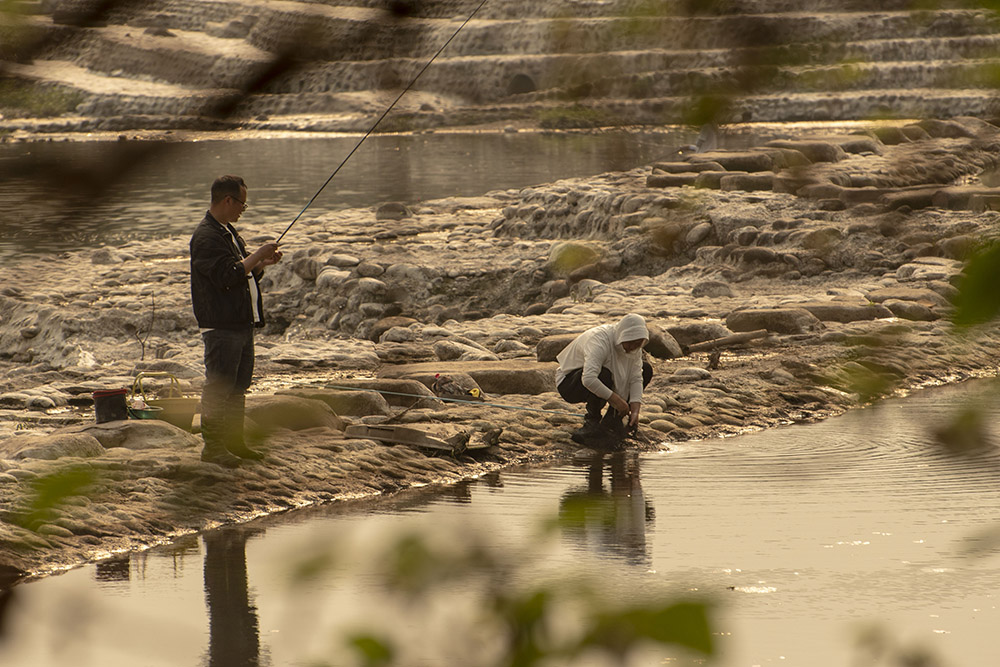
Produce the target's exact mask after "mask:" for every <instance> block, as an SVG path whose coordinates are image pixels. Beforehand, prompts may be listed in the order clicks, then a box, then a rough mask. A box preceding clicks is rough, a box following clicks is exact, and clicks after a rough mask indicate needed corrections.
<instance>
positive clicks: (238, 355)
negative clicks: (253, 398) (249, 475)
mask: <svg viewBox="0 0 1000 667" xmlns="http://www.w3.org/2000/svg"><path fill="white" fill-rule="evenodd" d="M201 338H202V340H203V341H204V342H205V386H204V387H203V388H202V391H201V437H202V438H203V439H204V440H205V448H206V449H211V450H216V451H221V450H222V449H224V448H225V447H226V446H227V445H228V444H230V443H233V444H236V445H239V444H242V443H243V414H244V411H245V409H246V391H247V389H248V388H249V387H250V381H251V380H252V379H253V329H252V328H251V327H247V328H246V329H212V330H211V331H206V332H204V333H202V334H201Z"/></svg>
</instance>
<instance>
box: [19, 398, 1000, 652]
mask: <svg viewBox="0 0 1000 667" xmlns="http://www.w3.org/2000/svg"><path fill="white" fill-rule="evenodd" d="M995 391H996V385H995V384H993V383H990V382H987V381H978V382H974V383H968V384H965V385H962V386H957V387H947V388H939V389H931V390H926V391H923V392H920V393H917V394H915V395H913V396H910V397H908V398H905V399H894V400H891V401H887V402H885V403H883V404H881V405H879V406H877V407H875V408H872V409H868V410H864V411H857V412H853V413H849V414H847V415H845V416H842V417H838V418H835V419H830V420H828V421H826V422H822V423H818V424H811V425H797V426H790V427H785V428H780V429H775V430H771V431H767V432H761V433H756V434H749V435H744V436H739V437H734V438H729V439H724V440H710V441H700V442H688V443H680V444H674V445H671V446H670V449H669V451H667V452H664V453H656V454H642V455H634V454H633V455H628V454H626V455H625V456H618V457H617V458H612V457H608V458H605V459H603V460H597V461H595V460H580V461H577V462H575V463H569V464H563V465H557V466H553V467H545V468H541V469H538V468H536V469H528V470H513V471H504V472H502V473H498V474H494V475H491V476H488V477H486V478H484V479H480V480H477V481H474V482H469V483H465V484H459V485H456V486H449V487H445V488H425V489H420V490H415V491H411V492H405V493H401V494H397V495H396V496H393V497H389V498H385V499H381V500H378V501H368V502H360V501H355V502H348V503H338V504H334V505H330V506H326V507H319V508H310V509H305V510H298V511H293V512H289V513H286V514H284V515H282V516H278V517H270V518H268V519H265V520H262V521H257V522H253V523H251V524H248V525H244V526H241V527H236V528H228V529H222V530H218V531H213V532H210V533H207V534H204V535H201V536H189V537H187V538H184V539H181V540H179V541H178V542H176V543H175V544H172V545H168V546H165V547H162V548H157V549H153V550H150V551H148V552H145V553H141V554H133V555H131V556H130V557H125V558H123V559H119V560H115V561H110V562H106V563H102V564H99V565H96V566H94V565H91V566H87V567H83V568H79V569H76V570H73V571H70V572H68V573H65V574H62V575H59V576H54V577H50V578H47V579H44V580H41V581H38V582H34V583H31V584H28V585H25V586H22V587H20V588H18V589H17V592H18V594H19V597H18V599H17V601H16V606H15V607H14V609H13V616H12V619H11V623H10V625H9V627H8V628H7V631H6V633H5V634H4V636H3V637H2V638H0V664H3V665H25V666H27V665H31V666H33V667H50V666H51V667H55V666H56V665H66V664H73V665H78V666H86V665H95V666H97V665H100V666H102V667H116V666H119V665H120V666H122V667H124V666H129V667H132V666H134V665H212V666H214V667H220V666H222V665H276V666H278V665H280V666H285V665H316V664H351V663H349V662H345V658H344V654H343V653H342V652H339V650H338V649H337V648H336V647H337V646H339V645H341V643H342V641H341V639H342V637H344V636H345V635H346V634H348V633H349V632H350V631H352V630H355V629H357V628H359V627H362V628H368V629H372V628H380V629H384V630H385V631H386V632H391V633H397V634H399V635H400V636H402V637H404V641H406V642H408V644H407V646H408V649H407V650H408V651H410V652H408V653H407V654H406V658H405V659H401V660H400V661H399V662H398V663H397V664H406V665H461V664H477V663H475V662H474V661H470V660H469V657H468V655H469V654H463V653H462V649H461V648H448V647H451V646H454V645H455V644H456V638H458V640H459V641H457V643H458V644H461V643H462V642H461V639H462V638H469V637H470V636H471V638H472V639H475V638H476V637H475V632H476V629H475V628H476V625H475V623H474V622H472V621H471V620H470V619H474V606H475V604H476V603H475V602H474V601H473V602H472V603H470V602H469V601H468V600H466V599H464V598H462V595H461V594H462V593H464V592H465V591H463V590H450V588H451V587H452V586H455V585H454V584H449V583H447V582H442V583H441V584H440V585H439V586H437V587H435V590H434V592H432V593H428V594H426V595H423V596H420V597H419V600H415V601H410V602H407V603H402V604H401V603H399V601H398V600H395V601H394V602H393V603H392V604H390V602H388V601H387V600H393V598H391V596H388V595H387V593H386V591H385V587H384V586H383V585H382V584H380V583H378V582H379V581H380V579H378V578H377V577H376V576H374V575H373V574H372V573H371V571H369V570H368V569H366V567H367V565H369V564H370V561H371V560H372V559H373V558H374V556H372V555H371V554H372V553H373V551H372V545H377V544H380V543H384V542H385V541H386V540H388V539H389V538H388V537H387V536H388V535H393V534H399V533H400V532H406V531H409V532H411V533H415V534H418V535H422V536H424V537H426V538H428V539H431V540H442V541H448V540H451V541H455V540H458V541H461V540H463V539H466V540H467V539H469V536H471V535H480V534H486V535H488V536H489V540H490V542H491V543H492V544H494V545H495V546H494V548H495V549H496V551H497V553H501V552H506V550H508V549H510V548H515V549H521V548H523V547H524V545H525V544H528V545H531V547H532V550H534V551H535V552H537V553H536V554H535V556H526V555H524V553H527V552H517V553H518V556H517V558H516V559H515V560H516V561H518V562H521V563H523V564H524V565H525V568H524V569H523V570H517V571H515V572H513V573H512V574H510V575H509V582H508V583H509V585H510V586H511V587H516V586H519V585H522V584H525V583H531V582H532V581H534V580H539V581H542V580H545V578H546V577H550V576H554V575H566V574H569V573H573V574H582V575H590V576H592V577H595V578H596V579H597V580H598V581H600V582H602V583H601V586H602V587H603V588H605V589H606V590H607V591H608V592H609V593H610V594H612V595H614V596H618V597H625V598H627V597H629V596H632V595H635V593H633V592H631V591H633V590H634V589H641V590H642V591H643V592H644V593H646V594H649V593H657V594H662V595H664V596H666V598H667V599H672V597H673V596H676V595H684V596H694V597H696V598H698V599H702V598H704V599H708V600H710V601H711V602H712V604H713V607H712V609H713V613H712V624H713V630H714V632H715V638H716V640H717V648H718V652H717V653H718V655H717V656H716V660H715V661H714V662H711V663H709V664H719V665H724V666H726V667H730V666H732V667H736V666H739V667H751V666H753V665H781V666H802V667H835V666H836V667H855V666H859V665H890V664H891V665H895V664H901V663H896V662H890V660H889V656H892V655H895V656H897V657H898V656H899V655H901V654H906V653H910V654H912V653H914V652H925V653H927V654H930V655H933V656H936V657H937V658H938V659H940V660H941V662H940V663H927V664H943V665H956V666H957V665H964V666H977V665H996V664H1000V643H998V642H997V641H996V636H995V633H996V628H997V627H1000V609H998V598H997V596H998V593H1000V553H997V552H996V551H995V549H996V548H998V547H1000V543H998V542H997V541H996V533H997V532H998V531H1000V500H998V492H997V489H998V487H1000V449H998V448H996V447H995V446H994V445H993V444H989V445H988V446H985V447H982V448H979V449H974V450H972V451H968V452H966V453H965V454H961V455H955V454H951V453H948V452H946V451H945V450H944V449H943V448H941V447H940V446H939V445H935V444H933V441H932V438H931V437H930V436H929V433H930V430H931V429H932V428H934V427H935V426H936V425H938V426H939V425H940V424H942V423H944V422H945V421H947V420H948V419H950V418H951V417H952V416H953V415H955V414H956V413H957V411H959V410H961V409H963V408H965V407H967V406H968V405H970V404H971V403H972V402H975V403H976V405H978V406H980V407H979V409H981V410H982V411H984V412H983V413H982V414H984V415H985V417H986V419H985V423H986V424H987V425H988V426H987V428H992V426H991V425H992V424H995V423H996V422H997V419H998V417H1000V406H998V404H997V402H996V401H995V400H993V399H992V395H993V394H994V393H995ZM996 436H997V433H996V431H993V432H992V433H991V434H990V437H989V438H988V439H989V440H990V441H994V440H995V439H996ZM581 496H586V497H590V498H592V499H598V500H600V501H601V502H602V503H603V506H604V507H605V509H609V511H606V512H605V513H604V514H603V515H602V516H603V520H602V521H588V522H584V523H583V524H581V525H575V527H570V526H564V527H563V528H562V529H561V530H558V531H556V533H555V534H554V536H553V537H551V539H549V540H545V539H541V538H539V537H538V531H539V525H540V523H541V522H543V521H545V520H546V519H551V518H552V517H555V516H557V515H559V513H560V511H561V510H565V508H566V506H567V502H568V501H570V499H572V498H578V497H581ZM529 551H531V550H529ZM973 554H975V555H973ZM328 559H333V562H335V563H337V566H336V567H334V568H333V573H332V574H328V575H327V574H323V575H319V576H316V577H315V578H310V579H307V580H306V582H307V583H305V584H303V583H301V580H297V579H296V578H295V577H293V576H291V574H290V573H291V572H292V571H293V570H294V571H299V572H302V571H304V570H303V568H305V569H307V570H308V569H310V568H311V569H315V570H317V571H323V572H325V570H324V569H323V568H322V567H316V566H317V564H318V563H319V564H323V563H328V562H329V560H328ZM352 572H353V574H351V573H352ZM295 581H299V582H300V583H299V585H296V584H295V583H294V582H295ZM863 636H867V637H868V638H869V639H871V638H874V637H879V638H881V641H882V642H883V644H882V645H883V646H885V647H887V649H888V651H889V654H887V656H886V659H885V661H882V662H880V661H876V660H872V659H870V656H871V653H870V650H869V649H870V647H871V646H873V645H874V644H873V643H869V649H861V648H859V646H858V642H859V640H860V638H861V637H863ZM407 638H408V639H407ZM483 641H486V639H483ZM483 645H486V644H483ZM465 650H469V649H468V648H466V649H465ZM450 651H454V652H450ZM674 655H676V656H677V657H678V659H679V658H680V657H683V654H680V653H678V654H674ZM866 656H868V657H867V658H866ZM578 664H610V663H601V662H600V661H595V662H588V661H583V662H580V663H578ZM637 664H675V663H674V660H673V658H671V659H668V660H667V661H666V662H663V661H662V660H653V661H649V660H643V661H641V662H638V663H637ZM912 664H917V663H912ZM921 664H923V663H921Z"/></svg>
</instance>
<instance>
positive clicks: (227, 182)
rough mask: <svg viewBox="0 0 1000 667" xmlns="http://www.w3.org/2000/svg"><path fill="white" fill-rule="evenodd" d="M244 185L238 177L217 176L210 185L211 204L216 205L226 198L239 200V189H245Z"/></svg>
mask: <svg viewBox="0 0 1000 667" xmlns="http://www.w3.org/2000/svg"><path fill="white" fill-rule="evenodd" d="M246 186H247V184H246V183H244V182H243V179H242V178H240V177H239V176H219V177H218V178H217V179H215V182H214V183H212V203H213V204H218V203H219V202H220V201H222V200H223V199H225V198H226V197H232V198H233V199H239V198H240V195H241V194H243V193H242V192H240V188H245V187H246Z"/></svg>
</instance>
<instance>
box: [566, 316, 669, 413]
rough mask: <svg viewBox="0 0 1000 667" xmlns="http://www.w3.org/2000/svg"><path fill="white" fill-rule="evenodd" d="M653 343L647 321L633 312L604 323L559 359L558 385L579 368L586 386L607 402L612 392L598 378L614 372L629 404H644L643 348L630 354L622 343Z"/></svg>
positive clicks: (580, 337)
mask: <svg viewBox="0 0 1000 667" xmlns="http://www.w3.org/2000/svg"><path fill="white" fill-rule="evenodd" d="M639 339H642V340H643V346H644V345H645V344H646V343H645V341H648V340H649V331H648V330H647V329H646V320H644V319H643V318H642V316H641V315H636V314H635V313H629V314H628V315H626V316H625V317H623V318H622V319H621V320H619V321H618V322H617V323H615V324H602V325H600V326H596V327H593V328H592V329H588V330H586V331H584V332H583V333H582V334H580V335H579V336H577V338H576V340H574V341H573V342H572V343H570V344H569V345H567V346H566V348H565V349H563V351H562V352H560V353H559V354H558V355H557V356H556V360H557V361H558V362H559V370H557V371H556V385H557V386H558V385H559V383H560V382H562V381H563V379H565V377H566V375H567V374H568V373H569V372H570V371H572V370H575V369H577V368H582V369H583V377H582V381H583V386H584V387H586V388H587V389H589V390H590V391H591V392H592V393H594V394H596V395H597V396H600V397H601V398H603V399H605V400H607V399H608V398H610V397H611V394H612V393H613V391H612V389H611V388H610V387H608V386H606V385H605V384H604V383H603V382H601V381H600V380H599V379H597V376H598V375H599V374H600V372H601V369H602V368H607V369H609V370H610V371H611V377H612V378H613V381H614V383H615V388H614V391H616V392H617V393H618V395H619V396H621V397H622V398H624V399H625V402H626V403H641V402H642V348H641V347H640V348H639V349H637V350H635V351H634V352H626V351H625V350H624V349H622V346H621V344H622V343H624V342H626V341H630V340H639Z"/></svg>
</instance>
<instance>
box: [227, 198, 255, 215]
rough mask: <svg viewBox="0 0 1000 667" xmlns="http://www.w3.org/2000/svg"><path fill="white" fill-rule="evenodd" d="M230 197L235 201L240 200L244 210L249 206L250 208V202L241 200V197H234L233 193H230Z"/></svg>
mask: <svg viewBox="0 0 1000 667" xmlns="http://www.w3.org/2000/svg"><path fill="white" fill-rule="evenodd" d="M229 198H230V199H232V200H233V201H238V202H240V204H242V205H243V210H244V211H246V210H247V209H248V208H250V204H248V203H246V202H245V201H240V200H239V199H237V198H236V197H234V196H232V195H229Z"/></svg>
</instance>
